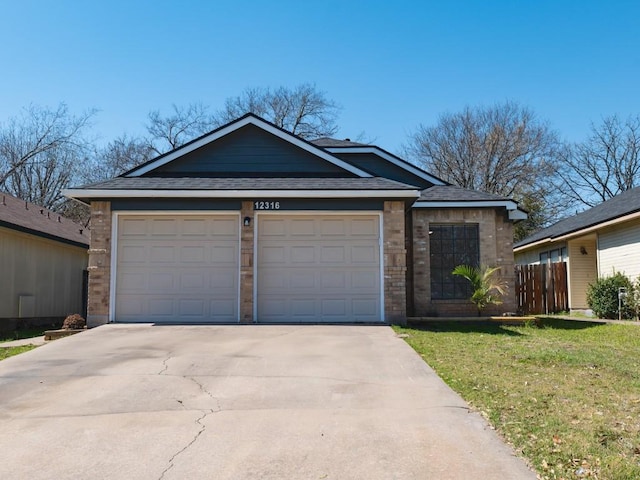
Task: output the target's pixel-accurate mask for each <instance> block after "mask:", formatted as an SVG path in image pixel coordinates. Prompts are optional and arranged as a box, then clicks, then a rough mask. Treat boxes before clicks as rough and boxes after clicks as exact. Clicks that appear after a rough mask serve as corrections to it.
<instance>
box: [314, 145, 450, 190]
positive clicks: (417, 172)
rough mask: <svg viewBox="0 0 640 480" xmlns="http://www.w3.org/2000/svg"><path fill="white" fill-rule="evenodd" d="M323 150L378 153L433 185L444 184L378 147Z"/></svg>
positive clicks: (329, 150) (330, 149) (330, 150)
mask: <svg viewBox="0 0 640 480" xmlns="http://www.w3.org/2000/svg"><path fill="white" fill-rule="evenodd" d="M325 150H327V151H328V152H331V153H373V154H375V155H378V156H379V157H382V158H384V159H385V160H386V161H388V162H391V163H393V164H394V165H396V166H398V167H400V168H403V169H405V170H406V171H408V172H411V173H413V174H414V175H416V176H418V177H420V178H424V179H425V180H427V181H428V182H431V183H433V184H434V185H446V183H445V182H443V181H442V180H440V179H439V178H436V177H434V176H432V175H429V174H428V173H427V172H425V171H423V170H420V169H419V168H417V167H414V166H413V165H411V164H410V163H405V162H404V161H402V160H399V159H398V158H396V157H394V156H393V155H391V154H389V153H387V152H385V151H384V150H381V149H379V148H378V147H327V148H325Z"/></svg>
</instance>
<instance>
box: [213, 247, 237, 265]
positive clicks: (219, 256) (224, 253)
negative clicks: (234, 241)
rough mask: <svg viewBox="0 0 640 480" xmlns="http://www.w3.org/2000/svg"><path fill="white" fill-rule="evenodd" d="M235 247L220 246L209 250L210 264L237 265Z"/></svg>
mask: <svg viewBox="0 0 640 480" xmlns="http://www.w3.org/2000/svg"><path fill="white" fill-rule="evenodd" d="M237 257H238V247H237V245H220V246H214V247H213V249H211V262H212V263H215V264H216V265H218V266H220V265H236V264H237V263H238V260H237Z"/></svg>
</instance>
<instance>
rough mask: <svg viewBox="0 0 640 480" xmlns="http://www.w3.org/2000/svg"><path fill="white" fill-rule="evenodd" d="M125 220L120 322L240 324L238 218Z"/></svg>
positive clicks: (122, 222)
mask: <svg viewBox="0 0 640 480" xmlns="http://www.w3.org/2000/svg"><path fill="white" fill-rule="evenodd" d="M132 217H133V216H131V217H129V216H121V217H120V218H119V222H118V244H117V245H118V247H117V266H116V302H115V304H116V307H115V320H116V321H124V322H189V323H195V322H233V321H238V292H239V288H238V281H239V264H238V263H239V259H238V257H239V255H238V252H239V220H238V217H237V216H228V215H224V216H215V215H178V216H176V217H172V218H164V217H163V218H160V217H153V216H149V217H146V218H144V217H142V216H140V217H142V218H140V217H137V216H136V217H133V218H132Z"/></svg>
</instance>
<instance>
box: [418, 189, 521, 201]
mask: <svg viewBox="0 0 640 480" xmlns="http://www.w3.org/2000/svg"><path fill="white" fill-rule="evenodd" d="M492 200H510V199H509V198H506V197H501V196H499V195H494V194H492V193H485V192H478V191H476V190H468V189H466V188H462V187H458V186H455V185H434V186H433V187H429V188H427V189H425V190H423V191H422V193H421V195H420V198H418V202H478V201H480V202H481V201H492Z"/></svg>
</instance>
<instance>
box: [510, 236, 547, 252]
mask: <svg viewBox="0 0 640 480" xmlns="http://www.w3.org/2000/svg"><path fill="white" fill-rule="evenodd" d="M551 242H553V239H551V238H550V237H546V238H543V239H542V240H538V241H536V242H533V243H527V244H526V245H520V246H519V247H513V253H520V252H523V251H525V250H530V249H532V248H535V247H540V246H541V245H543V244H546V243H551Z"/></svg>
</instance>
